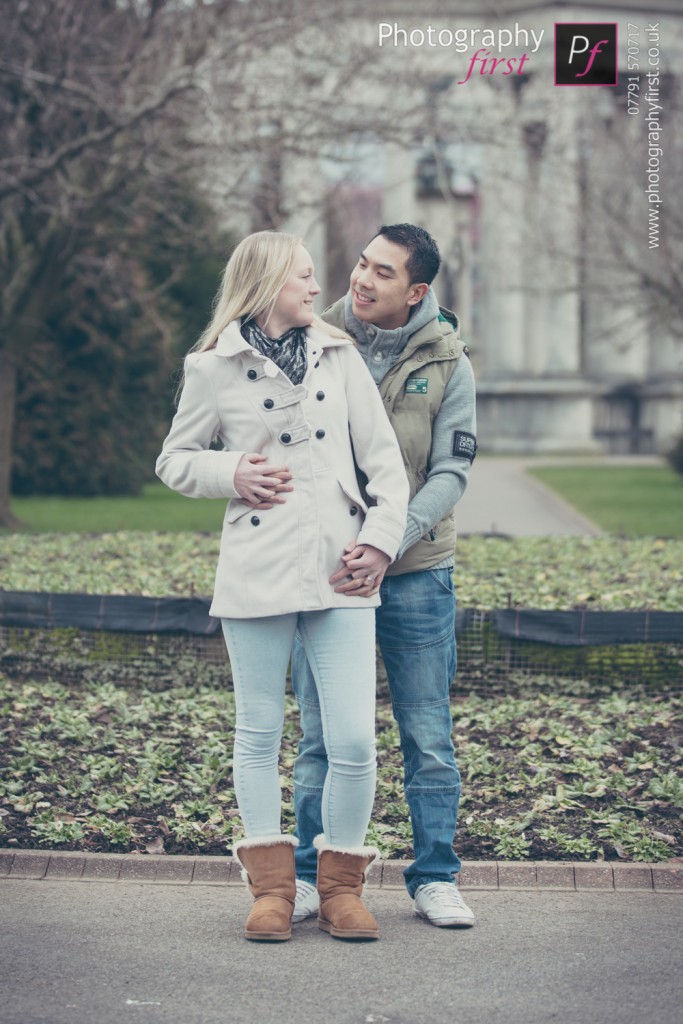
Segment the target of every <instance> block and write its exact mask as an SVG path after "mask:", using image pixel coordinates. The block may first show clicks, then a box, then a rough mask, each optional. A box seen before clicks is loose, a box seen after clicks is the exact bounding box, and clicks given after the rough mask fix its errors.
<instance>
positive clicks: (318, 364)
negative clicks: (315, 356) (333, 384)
mask: <svg viewBox="0 0 683 1024" xmlns="http://www.w3.org/2000/svg"><path fill="white" fill-rule="evenodd" d="M319 366H320V360H318V362H317V363H316V364H315V366H314V367H313V369H314V370H317V369H318V367H319Z"/></svg>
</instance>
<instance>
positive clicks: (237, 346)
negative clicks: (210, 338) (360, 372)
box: [215, 320, 353, 359]
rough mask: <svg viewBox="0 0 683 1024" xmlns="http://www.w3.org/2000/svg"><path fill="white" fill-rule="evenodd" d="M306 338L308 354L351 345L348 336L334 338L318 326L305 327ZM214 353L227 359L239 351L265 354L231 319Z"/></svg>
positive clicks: (237, 321) (258, 354)
mask: <svg viewBox="0 0 683 1024" xmlns="http://www.w3.org/2000/svg"><path fill="white" fill-rule="evenodd" d="M306 338H307V340H308V352H309V355H310V356H318V355H320V353H321V352H322V351H324V350H325V349H326V348H339V347H340V346H342V345H353V342H352V341H351V339H350V338H335V337H333V336H332V335H331V334H328V333H327V331H324V330H322V329H321V328H319V327H307V328H306ZM215 351H216V355H218V356H224V357H225V358H227V359H229V358H231V357H232V356H235V355H238V354H239V353H240V352H250V353H252V354H254V355H256V356H258V357H260V358H261V359H266V358H267V356H263V355H261V353H260V352H256V351H255V350H254V349H253V348H252V347H251V345H250V344H249V343H248V342H246V341H245V340H244V338H243V337H242V332H241V331H240V322H239V320H232V321H231V322H230V323H229V324H228V326H227V327H226V328H225V329H224V330H222V331H221V333H220V334H219V336H218V341H217V342H216V349H215Z"/></svg>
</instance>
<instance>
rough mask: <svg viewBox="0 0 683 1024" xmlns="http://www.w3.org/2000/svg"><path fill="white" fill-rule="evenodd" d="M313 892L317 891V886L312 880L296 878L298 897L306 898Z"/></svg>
mask: <svg viewBox="0 0 683 1024" xmlns="http://www.w3.org/2000/svg"><path fill="white" fill-rule="evenodd" d="M312 892H315V886H314V885H313V883H312V882H306V881H304V879H303V878H297V880H296V896H297V899H306V897H307V896H310V895H311V893H312Z"/></svg>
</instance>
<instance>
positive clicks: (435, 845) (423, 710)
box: [292, 569, 460, 896]
mask: <svg viewBox="0 0 683 1024" xmlns="http://www.w3.org/2000/svg"><path fill="white" fill-rule="evenodd" d="M381 598H382V604H381V607H379V608H378V609H377V611H376V630H377V640H378V642H379V646H380V650H381V652H382V657H383V658H384V664H385V667H386V671H387V677H388V680H389V689H390V691H391V699H392V705H393V711H394V717H395V718H396V721H397V723H398V726H399V732H400V737H401V749H402V752H403V762H404V790H405V796H406V801H407V803H408V806H409V808H410V820H411V824H412V829H413V850H414V854H415V859H414V861H413V863H412V864H411V865H410V866H409V867H408V868H406V870H405V872H404V875H405V881H406V886H407V888H408V892H409V893H410V895H411V896H414V895H415V890H416V889H417V887H418V886H419V885H425V884H426V883H428V882H451V881H453V874H454V873H455V872H457V871H459V870H460V860H459V858H458V856H457V855H456V853H455V852H454V850H453V840H454V837H455V830H456V823H457V816H458V803H459V800H460V772H459V771H458V768H457V765H456V762H455V750H454V747H453V740H452V737H451V733H452V728H453V723H452V719H451V712H450V687H451V683H452V681H453V679H454V677H455V670H456V646H455V594H454V590H453V580H452V576H451V571H450V569H427V570H424V571H422V572H412V573H405V574H404V575H401V576H388V577H386V578H385V579H384V581H383V583H382V587H381ZM292 686H293V689H294V693H295V695H296V698H297V701H298V703H299V707H300V709H301V726H302V729H303V738H302V740H301V743H300V746H299V756H298V757H297V760H296V764H295V766H294V804H295V808H296V820H297V835H298V836H299V840H300V845H299V847H298V848H297V850H296V851H295V856H296V862H297V876H298V877H299V878H303V879H305V880H306V881H309V882H315V879H316V852H315V850H314V849H313V846H312V842H313V838H314V836H316V835H317V834H318V833H320V832H322V821H321V815H320V806H321V796H322V788H323V785H324V781H325V775H326V773H327V756H326V754H325V745H324V742H323V734H322V725H321V720H320V709H319V707H318V699H317V693H316V688H315V682H314V679H313V676H312V674H311V671H310V669H309V667H308V662H307V661H306V655H305V653H304V650H303V647H302V645H301V643H300V642H299V641H298V640H297V641H295V643H294V649H293V651H292Z"/></svg>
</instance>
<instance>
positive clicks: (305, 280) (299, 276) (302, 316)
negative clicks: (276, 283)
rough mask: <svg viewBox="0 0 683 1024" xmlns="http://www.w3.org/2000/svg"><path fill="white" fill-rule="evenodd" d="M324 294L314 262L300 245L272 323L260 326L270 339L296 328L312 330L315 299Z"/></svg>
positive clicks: (278, 300)
mask: <svg viewBox="0 0 683 1024" xmlns="http://www.w3.org/2000/svg"><path fill="white" fill-rule="evenodd" d="M319 294H320V286H319V284H318V282H317V281H316V279H315V276H314V273H313V260H312V259H311V256H310V254H309V253H308V252H307V250H306V249H304V247H303V245H300V246H299V248H298V249H297V251H296V255H295V257H294V263H293V264H292V269H291V270H290V272H289V276H288V278H287V280H286V281H285V283H284V285H283V286H282V288H281V289H280V292H279V293H278V297H277V299H276V300H275V305H274V306H273V309H272V311H271V314H270V316H269V317H268V320H267V321H265V322H262V320H261V318H260V317H259V318H257V323H258V324H259V326H260V327H262V328H263V330H264V331H265V332H266V334H267V335H268V336H269V337H270V338H279V337H281V335H283V334H285V333H286V331H289V330H291V328H292V327H308V326H309V325H310V324H311V323H313V316H314V313H313V299H314V298H315V297H316V295H319Z"/></svg>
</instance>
